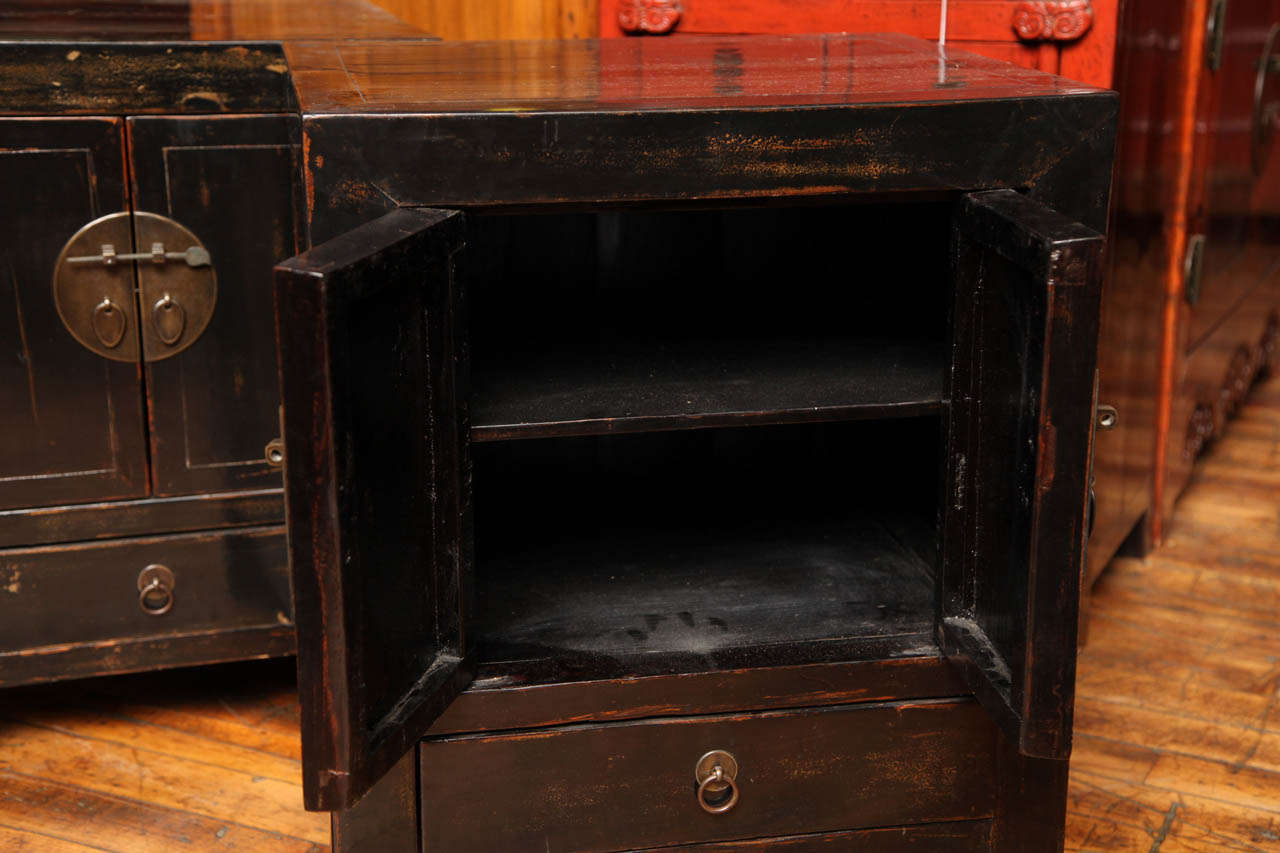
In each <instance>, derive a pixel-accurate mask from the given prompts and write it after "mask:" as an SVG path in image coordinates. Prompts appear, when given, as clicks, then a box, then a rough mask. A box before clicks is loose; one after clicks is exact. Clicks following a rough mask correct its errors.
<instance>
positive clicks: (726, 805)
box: [698, 764, 738, 814]
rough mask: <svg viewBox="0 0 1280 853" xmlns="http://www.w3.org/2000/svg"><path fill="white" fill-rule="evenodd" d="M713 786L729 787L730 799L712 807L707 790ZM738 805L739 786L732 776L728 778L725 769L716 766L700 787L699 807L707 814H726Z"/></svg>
mask: <svg viewBox="0 0 1280 853" xmlns="http://www.w3.org/2000/svg"><path fill="white" fill-rule="evenodd" d="M713 784H721V785H725V786H728V788H729V799H727V800H725V801H724V802H723V803H720V804H719V805H712V804H711V803H709V802H707V789H708V788H710V787H711V786H712V785H713ZM737 804H738V786H737V784H735V783H734V781H733V777H732V776H726V775H725V772H724V768H723V767H721V766H720V765H719V764H717V765H716V766H715V769H714V770H713V771H712V773H711V775H710V776H708V777H707V778H705V779H703V780H702V784H701V785H699V786H698V805H700V806H702V810H703V811H704V812H706V813H707V814H724V813H725V812H727V811H728V810H729V809H731V808H733V807H734V806H736V805H737Z"/></svg>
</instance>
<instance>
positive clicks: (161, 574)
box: [138, 563, 176, 616]
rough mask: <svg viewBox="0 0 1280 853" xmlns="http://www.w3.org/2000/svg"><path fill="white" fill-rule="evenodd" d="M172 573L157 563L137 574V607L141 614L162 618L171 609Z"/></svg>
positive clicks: (173, 583)
mask: <svg viewBox="0 0 1280 853" xmlns="http://www.w3.org/2000/svg"><path fill="white" fill-rule="evenodd" d="M175 585H176V583H175V579H174V576H173V572H172V571H171V570H170V569H169V568H168V567H167V566H162V565H160V564H159V563H153V564H151V565H150V566H147V567H146V568H145V569H143V570H142V571H141V572H140V573H139V574H138V606H139V607H141V608H142V612H143V613H147V614H150V615H151V616H163V615H164V614H166V613H168V612H169V611H170V610H172V609H173V588H174V586H175Z"/></svg>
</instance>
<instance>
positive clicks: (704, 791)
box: [693, 749, 738, 814]
mask: <svg viewBox="0 0 1280 853" xmlns="http://www.w3.org/2000/svg"><path fill="white" fill-rule="evenodd" d="M737 777H738V759H736V758H734V757H733V754H732V753H729V752H726V751H725V750H723V749H713V750H711V751H710V752H707V753H706V754H704V755H703V756H702V757H701V758H699V759H698V763H697V764H696V765H694V768H693V778H694V780H695V781H696V782H697V785H698V793H697V796H698V805H699V806H701V807H702V810H703V811H704V812H706V813H708V814H724V813H725V812H727V811H729V810H730V809H732V808H733V807H734V806H736V805H737V804H738V782H737Z"/></svg>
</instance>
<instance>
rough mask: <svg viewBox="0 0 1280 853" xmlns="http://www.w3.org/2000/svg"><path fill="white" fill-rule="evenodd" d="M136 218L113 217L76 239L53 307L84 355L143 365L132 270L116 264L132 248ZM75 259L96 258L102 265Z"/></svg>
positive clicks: (56, 274) (59, 275) (62, 265)
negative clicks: (139, 358)
mask: <svg viewBox="0 0 1280 853" xmlns="http://www.w3.org/2000/svg"><path fill="white" fill-rule="evenodd" d="M130 218H131V214H129V213H111V214H108V215H106V216H103V217H100V218H98V219H95V220H93V221H92V222H90V223H89V224H88V225H86V226H84V227H83V228H81V229H80V230H79V231H77V232H76V233H75V234H73V235H72V236H71V239H70V240H68V241H67V242H66V244H65V245H64V246H63V247H62V252H61V253H60V254H59V255H58V260H57V261H56V262H55V263H54V266H53V304H54V306H55V307H56V308H57V309H58V317H59V318H61V319H62V325H64V326H66V328H67V331H68V332H70V333H71V336H72V337H73V338H75V339H76V340H77V341H78V342H79V343H80V345H81V346H83V347H84V348H85V349H88V350H91V351H93V352H95V353H97V354H98V355H100V356H102V357H103V358H109V359H111V360H112V361H133V362H136V361H137V360H138V325H137V323H138V309H137V303H136V302H135V300H134V295H133V288H134V279H133V264H131V263H128V262H125V263H120V262H118V261H116V259H115V258H116V254H117V252H116V250H117V249H119V250H120V251H122V252H127V251H129V247H130V246H131V245H132V240H133V237H132V233H131V229H132V226H131V224H130ZM71 258H77V259H79V258H96V259H97V260H98V262H97V263H90V262H87V261H77V262H72V261H71V260H70V259H71Z"/></svg>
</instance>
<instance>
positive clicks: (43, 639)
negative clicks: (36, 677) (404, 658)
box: [0, 526, 292, 682]
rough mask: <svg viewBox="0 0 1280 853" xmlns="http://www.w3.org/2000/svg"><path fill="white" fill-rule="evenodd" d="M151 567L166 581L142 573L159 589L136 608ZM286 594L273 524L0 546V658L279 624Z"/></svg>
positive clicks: (281, 541) (278, 531)
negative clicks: (32, 651)
mask: <svg viewBox="0 0 1280 853" xmlns="http://www.w3.org/2000/svg"><path fill="white" fill-rule="evenodd" d="M153 565H159V566H163V567H164V568H165V569H167V570H168V573H169V576H171V578H172V580H171V581H170V579H169V577H168V576H164V573H163V572H157V570H152V571H151V572H150V573H149V575H148V578H147V580H148V581H149V580H150V579H151V577H152V576H157V575H159V576H160V577H159V582H158V583H156V584H155V585H154V586H153V587H152V589H151V590H150V591H148V592H147V594H146V602H145V604H146V608H144V607H143V606H142V604H143V602H141V601H140V597H141V596H142V594H143V591H142V589H140V585H139V577H140V575H142V573H143V571H144V569H146V568H147V567H148V566H153ZM143 585H144V586H145V585H146V584H145V583H144V584H143ZM289 595H290V591H289V574H288V558H287V556H286V553H285V536H284V530H283V528H281V527H278V526H273V527H261V528H251V529H248V530H243V529H242V530H237V531H234V532H215V533H196V534H187V535H182V536H159V537H147V538H138V539H121V540H116V541H109V542H94V543H90V544H83V545H59V546H43V547H39V548H13V549H8V550H4V551H0V602H3V606H2V608H0V613H3V614H4V617H3V618H0V654H5V653H9V652H18V651H21V650H26V649H35V648H42V647H50V646H66V645H79V644H91V643H98V642H103V641H114V640H138V639H143V638H150V637H164V636H170V635H176V634H192V633H197V632H208V631H216V630H231V629H237V628H247V627H253V626H261V625H276V626H279V625H281V624H282V623H283V624H285V625H288V624H289V623H290V621H291V616H290V614H291V613H292V607H291V604H290V599H289ZM147 608H149V609H147ZM3 669H4V664H3V663H0V682H3V681H4V680H5V679H4V676H3V672H2V670H3Z"/></svg>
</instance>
